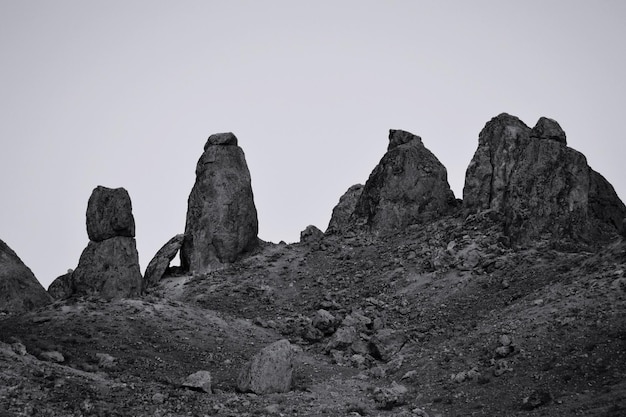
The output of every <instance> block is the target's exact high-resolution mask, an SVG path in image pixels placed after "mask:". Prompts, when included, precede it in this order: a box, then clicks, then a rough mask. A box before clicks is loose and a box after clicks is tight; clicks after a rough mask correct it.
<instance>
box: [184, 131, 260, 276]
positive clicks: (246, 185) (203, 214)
mask: <svg viewBox="0 0 626 417" xmlns="http://www.w3.org/2000/svg"><path fill="white" fill-rule="evenodd" d="M257 233H258V221H257V212H256V207H255V205H254V198H253V194H252V186H251V180H250V172H249V171H248V166H247V164H246V159H245V156H244V153H243V150H242V149H241V148H240V147H239V146H237V138H236V137H235V135H233V134H232V133H220V134H217V135H212V136H210V137H209V139H208V141H207V143H206V145H205V147H204V153H203V154H202V156H201V157H200V160H199V161H198V164H197V167H196V182H195V184H194V186H193V189H192V190H191V194H190V195H189V201H188V209H187V221H186V225H185V238H184V240H183V244H182V247H181V266H182V267H183V269H185V270H186V271H192V272H208V271H210V270H212V269H214V268H216V267H219V266H220V265H222V264H225V263H232V262H234V261H236V260H237V259H238V258H239V257H240V256H241V255H242V254H243V253H245V252H247V251H250V250H252V249H254V248H255V247H256V246H257V245H258V238H257Z"/></svg>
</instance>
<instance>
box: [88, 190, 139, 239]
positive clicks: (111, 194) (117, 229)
mask: <svg viewBox="0 0 626 417" xmlns="http://www.w3.org/2000/svg"><path fill="white" fill-rule="evenodd" d="M87 235H89V239H90V240H92V241H94V242H101V241H103V240H105V239H109V238H112V237H115V236H126V237H134V236H135V219H134V218H133V211H132V204H131V201H130V196H129V195H128V191H126V190H125V189H124V188H107V187H103V186H101V185H99V186H97V187H96V188H95V189H94V190H93V191H92V193H91V196H90V197H89V202H88V203H87Z"/></svg>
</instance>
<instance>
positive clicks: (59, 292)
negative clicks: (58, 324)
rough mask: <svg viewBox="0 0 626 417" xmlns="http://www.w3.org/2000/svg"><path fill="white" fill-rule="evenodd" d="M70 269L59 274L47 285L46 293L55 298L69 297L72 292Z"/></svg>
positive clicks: (71, 272)
mask: <svg viewBox="0 0 626 417" xmlns="http://www.w3.org/2000/svg"><path fill="white" fill-rule="evenodd" d="M73 273H74V271H72V270H71V269H70V270H69V271H67V273H66V274H63V275H61V276H60V277H58V278H57V279H55V280H54V281H52V284H50V285H49V286H48V294H50V295H51V296H52V298H54V299H55V300H63V299H65V298H69V297H70V296H71V295H72V294H73V293H74V288H73V285H74V283H73V281H72V274H73Z"/></svg>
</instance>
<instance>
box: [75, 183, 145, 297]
mask: <svg viewBox="0 0 626 417" xmlns="http://www.w3.org/2000/svg"><path fill="white" fill-rule="evenodd" d="M87 233H88V234H89V237H90V238H91V241H90V242H89V244H88V245H87V248H85V250H84V251H83V253H82V254H81V256H80V260H79V262H78V267H76V270H75V271H74V273H73V274H72V278H71V280H72V283H71V288H72V291H73V293H74V294H77V295H93V296H98V297H100V298H104V299H113V298H125V297H135V296H138V295H139V294H141V291H142V277H141V271H140V270H139V255H138V254H137V248H136V244H135V239H134V237H132V236H134V234H135V220H134V218H133V213H132V207H131V202H130V197H129V196H128V192H127V191H126V190H125V189H123V188H117V189H110V188H106V187H102V186H98V187H96V188H95V189H94V190H93V192H92V194H91V197H90V198H89V203H88V205H87Z"/></svg>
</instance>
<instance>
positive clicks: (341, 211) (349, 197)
mask: <svg viewBox="0 0 626 417" xmlns="http://www.w3.org/2000/svg"><path fill="white" fill-rule="evenodd" d="M362 192H363V184H355V185H353V186H352V187H350V188H348V191H346V192H345V193H344V194H343V195H342V196H341V197H340V198H339V203H337V205H336V206H335V207H334V208H333V214H332V216H331V218H330V222H329V223H328V227H327V228H326V233H343V232H345V231H346V230H348V229H349V228H350V225H351V223H350V216H352V213H354V208H355V207H356V203H357V201H358V200H359V197H360V196H361V193H362Z"/></svg>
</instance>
